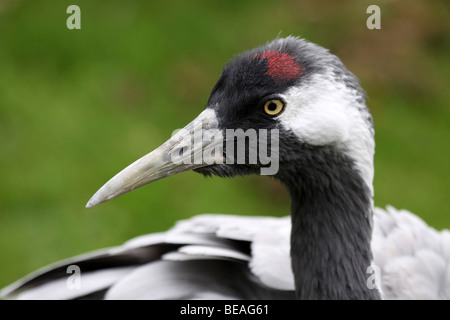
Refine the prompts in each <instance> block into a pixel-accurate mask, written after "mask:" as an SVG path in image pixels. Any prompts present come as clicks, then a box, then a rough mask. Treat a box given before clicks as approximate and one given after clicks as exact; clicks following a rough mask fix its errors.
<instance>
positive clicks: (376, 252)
mask: <svg viewBox="0 0 450 320" xmlns="http://www.w3.org/2000/svg"><path fill="white" fill-rule="evenodd" d="M275 100H276V101H277V103H279V105H280V106H282V109H281V108H280V110H279V111H280V112H276V113H275V112H274V113H272V112H269V113H268V112H265V113H264V110H265V109H264V108H263V107H262V106H264V105H265V103H267V102H270V101H275ZM364 101H365V93H364V91H363V90H362V89H361V87H360V85H359V81H358V79H357V78H356V77H355V76H354V75H353V74H352V73H351V72H349V71H348V70H347V69H346V68H345V67H344V65H343V64H342V62H341V61H340V60H339V59H338V58H337V57H336V56H334V55H332V54H330V53H329V52H328V51H327V50H326V49H324V48H322V47H320V46H317V45H315V44H312V43H309V42H307V41H304V40H302V39H299V38H294V37H287V38H285V39H276V40H274V41H272V42H271V43H269V44H267V45H265V46H263V47H260V48H256V49H253V50H250V51H248V52H245V53H243V54H241V55H238V56H237V57H235V58H234V59H233V60H231V62H229V63H228V64H227V65H226V66H225V67H224V70H223V72H222V74H221V76H220V78H219V80H218V82H217V84H216V86H215V87H214V89H213V91H212V93H211V96H210V98H209V100H208V103H207V106H206V109H205V111H203V112H202V113H201V114H200V115H199V116H198V117H197V118H196V120H194V121H193V122H192V123H190V124H189V125H187V126H186V127H185V128H184V131H183V130H182V131H180V132H179V133H177V134H176V135H175V136H173V137H172V138H171V139H169V140H168V141H167V142H166V143H165V144H163V145H162V146H161V147H160V148H158V149H156V150H155V151H153V152H151V153H150V154H148V155H146V156H144V157H143V158H141V159H139V160H138V161H136V162H135V163H133V164H131V165H130V166H129V167H127V168H126V169H124V170H123V171H122V172H120V173H119V174H117V175H116V176H115V177H113V178H112V179H111V180H110V181H109V182H108V183H107V184H105V185H104V186H103V187H102V188H101V189H100V190H99V191H98V192H97V193H96V194H95V195H94V196H93V197H92V198H91V200H90V201H89V202H88V205H87V206H88V207H91V206H94V205H97V204H99V203H101V202H104V201H107V200H110V199H112V198H114V197H117V196H119V195H121V194H123V193H125V192H128V191H131V190H133V189H135V188H137V187H140V186H142V185H144V184H147V183H150V182H152V181H156V180H158V179H161V178H164V177H166V176H169V175H172V174H176V173H180V172H183V171H186V170H194V171H197V172H199V173H202V174H204V175H217V176H221V177H232V176H235V175H246V174H259V173H260V169H261V168H262V167H264V164H263V163H262V162H261V161H259V162H254V163H247V162H246V163H244V164H240V163H239V162H237V163H236V161H235V160H236V157H237V155H236V154H235V153H233V152H231V151H232V150H229V149H224V150H223V154H222V153H217V152H216V153H215V154H214V159H213V160H214V162H213V163H211V162H207V161H203V162H201V163H200V162H195V163H188V162H185V160H189V159H190V157H191V156H194V157H195V156H196V155H198V154H199V153H201V152H203V151H205V149H208V148H211V147H214V148H217V147H218V146H221V144H222V143H225V142H228V141H229V140H233V139H232V138H234V137H232V138H229V136H228V133H227V130H228V129H243V130H246V129H263V130H268V131H271V130H276V132H277V136H278V135H279V141H278V142H279V151H278V150H276V152H274V154H275V155H276V156H277V160H278V161H279V163H278V164H279V170H278V171H277V172H275V173H274V177H275V178H276V179H278V180H280V181H281V182H282V183H283V184H284V185H285V186H286V187H287V188H288V190H289V193H290V196H291V199H292V205H291V216H290V217H284V218H272V217H244V216H228V215H201V216H196V217H193V218H191V219H188V220H185V221H181V222H178V223H177V224H176V225H175V226H174V227H173V228H172V229H170V230H169V231H167V232H165V233H159V234H151V235H144V236H141V237H138V238H135V239H132V240H130V241H128V242H126V243H125V244H123V245H122V246H119V247H114V248H108V249H103V250H99V251H96V252H93V253H89V254H86V255H82V256H79V257H75V258H71V259H68V260H65V261H62V262H59V263H56V264H54V265H51V266H49V267H47V268H44V269H42V270H39V271H37V272H36V273H34V274H31V275H30V276H28V277H26V278H24V279H23V280H19V281H18V282H16V283H14V284H12V285H11V286H9V287H7V288H5V289H3V290H2V291H1V293H0V297H16V298H19V299H32V298H38V299H44V298H49V299H60V298H61V299H62V298H65V299H77V298H78V299H83V298H106V299H204V298H206V299H292V298H300V299H379V298H384V299H448V298H450V233H449V232H448V231H445V230H444V231H441V232H438V231H436V230H434V229H432V228H430V227H428V226H427V225H426V224H425V223H424V222H423V221H422V220H421V219H420V218H418V217H416V216H414V215H413V214H411V213H409V212H407V211H404V210H400V211H398V210H396V209H394V208H391V207H388V208H387V210H386V211H385V210H382V209H379V208H374V207H373V186H372V179H373V156H374V147H375V144H374V137H373V135H374V128H373V122H372V118H371V115H370V112H369V110H368V108H367V107H366V105H365V102H364ZM266 111H267V110H266ZM199 129H208V130H215V131H214V132H215V133H216V137H218V139H217V140H212V141H207V142H204V141H202V143H200V144H197V145H195V144H194V145H193V146H192V149H191V152H186V151H180V150H184V149H183V144H182V141H183V140H184V139H185V138H186V137H190V136H191V135H194V134H195V132H196V130H199ZM272 132H273V131H272ZM257 139H262V138H261V137H260V136H257ZM270 141H271V142H270V143H271V144H270V146H271V147H273V146H274V144H273V142H272V140H270ZM184 147H185V146H184ZM246 152H247V153H245V157H246V160H248V158H249V152H250V151H249V150H246ZM174 154H176V155H178V156H180V157H181V159H182V160H183V161H178V162H176V161H175V160H174V158H173V155H174ZM230 159H231V160H233V161H232V162H231V163H229V162H227V161H228V160H230ZM71 265H76V266H78V267H79V268H80V270H81V272H82V274H81V281H82V282H81V289H79V290H74V289H72V290H71V289H70V288H69V287H68V284H67V278H68V274H67V268H68V267H69V266H71ZM373 271H376V272H375V274H373ZM372 275H374V276H375V277H376V278H375V280H376V281H375V282H373V281H372V280H374V279H373V278H372V277H371V276H372ZM371 281H372V282H371ZM374 284H378V286H377V285H374Z"/></svg>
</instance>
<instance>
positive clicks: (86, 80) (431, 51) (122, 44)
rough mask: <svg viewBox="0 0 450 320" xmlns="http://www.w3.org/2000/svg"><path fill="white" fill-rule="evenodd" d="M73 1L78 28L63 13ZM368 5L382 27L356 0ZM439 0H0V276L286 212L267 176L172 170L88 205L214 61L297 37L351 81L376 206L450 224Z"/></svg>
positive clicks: (190, 113)
mask: <svg viewBox="0 0 450 320" xmlns="http://www.w3.org/2000/svg"><path fill="white" fill-rule="evenodd" d="M70 4H77V5H79V6H80V8H81V26H82V29H81V30H68V29H67V28H66V19H67V18H68V17H69V15H68V14H67V13H66V9H67V7H68V6H69V5H70ZM370 4H377V5H379V6H380V7H381V19H382V20H381V24H382V25H381V26H382V29H381V30H368V29H367V28H366V19H367V18H368V16H369V15H368V14H366V8H367V7H368V5H370ZM449 17H450V15H449V4H448V1H445V0H443V1H381V0H380V1H361V0H355V1H345V2H344V1H333V0H327V1H289V0H287V1H263V0H257V1H230V0H228V1H219V0H212V1H211V0H209V1H195V2H194V1H159V2H156V1H144V0H142V1H118V0H110V1H88V0H85V1H81V0H80V1H77V0H72V1H38V0H33V1H31V0H28V1H25V0H23V1H14V0H0V143H1V144H0V147H1V149H0V177H1V180H0V181H1V183H0V265H1V267H0V287H2V286H4V285H7V284H8V283H10V282H12V281H14V280H16V279H17V278H18V277H21V276H23V275H25V274H26V273H28V272H31V271H33V270H34V269H36V268H39V267H42V266H44V265H46V264H48V263H51V262H53V261H55V260H59V259H62V258H66V257H69V256H72V255H76V254H80V253H82V252H85V251H88V250H93V249H97V248H101V247H105V246H113V245H118V244H120V243H122V242H123V241H125V240H127V239H129V238H131V237H134V236H137V235H140V234H143V233H148V232H155V231H162V230H165V229H167V228H169V227H170V226H172V225H173V223H174V222H175V221H176V220H179V219H183V218H187V217H190V216H192V215H195V214H198V213H207V212H217V213H234V214H251V215H276V216H281V215H286V214H288V212H289V198H288V195H287V192H286V191H285V190H284V188H283V187H282V186H280V185H279V184H278V183H277V182H276V181H275V180H273V179H269V178H265V177H246V178H236V179H232V180H231V179H218V178H213V179H205V178H203V177H202V176H201V175H198V174H195V173H192V172H189V173H184V174H181V175H178V176H174V177H171V178H168V179H165V180H162V181H159V182H156V183H154V184H151V185H149V186H146V187H144V188H141V189H139V190H136V191H134V192H132V193H130V194H127V195H125V196H122V197H120V198H118V199H115V200H114V201H111V202H108V203H105V204H102V205H100V206H98V207H95V208H93V209H85V208H84V205H85V203H86V202H87V200H88V199H89V198H90V196H91V195H92V194H93V193H94V192H95V191H96V190H97V189H98V188H99V187H100V186H101V185H102V184H103V183H105V182H106V181H107V180H108V179H109V178H110V177H111V176H113V175H114V174H115V173H117V172H118V171H119V170H121V169H122V168H124V167H125V166H126V165H128V164H129V163H131V162H132V161H134V160H135V159H137V158H138V157H140V156H142V155H143V154H145V153H147V152H148V151H150V150H152V149H153V148H155V147H157V146H158V145H159V144H161V143H162V142H163V141H165V139H167V138H168V137H170V135H171V133H172V131H173V130H174V129H176V128H181V127H182V126H184V125H185V124H186V123H188V122H189V121H190V120H191V119H193V118H194V117H195V116H196V115H197V114H198V113H199V112H200V111H201V110H202V109H203V107H204V106H205V103H206V101H207V98H208V95H209V92H210V90H211V89H212V87H213V85H214V84H215V81H216V79H217V78H218V76H219V75H220V72H221V69H222V66H223V64H224V63H225V62H226V61H227V60H228V59H229V58H230V57H232V56H233V55H235V54H237V53H239V52H241V51H244V50H247V49H250V48H253V47H255V46H258V45H261V44H264V43H266V42H267V41H269V40H272V39H273V38H275V37H276V36H277V35H281V36H287V35H290V34H292V35H299V36H302V37H305V38H306V39H308V40H310V41H312V42H315V43H318V44H320V45H322V46H324V47H327V48H329V49H330V50H331V51H332V52H333V53H335V54H337V55H338V56H339V57H340V58H341V59H342V60H343V62H344V63H345V64H346V65H347V67H348V68H349V69H350V70H351V71H352V72H354V73H355V74H356V75H357V76H358V77H359V78H360V80H361V82H362V85H363V87H364V88H365V89H366V91H367V93H368V96H369V100H368V105H369V107H370V109H371V110H372V113H373V116H374V120H375V125H376V132H377V134H376V140H377V151H376V160H375V172H376V173H375V204H376V205H377V206H381V207H384V206H385V205H386V204H392V205H394V206H395V207H397V208H407V209H408V210H410V211H412V212H414V213H416V214H418V215H419V216H421V217H423V218H424V219H425V220H426V221H427V222H428V223H429V224H430V225H431V226H433V227H436V228H438V229H442V228H450V214H449V210H448V193H449V189H450V188H449V181H450V179H449V178H450V166H449V165H448V162H449V158H450V152H449V138H450V132H449V124H450V109H449V101H450V90H449V89H448V87H449V74H450V59H449V56H450V42H449V40H450V34H449V23H448V20H449Z"/></svg>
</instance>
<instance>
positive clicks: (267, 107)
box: [264, 99, 285, 116]
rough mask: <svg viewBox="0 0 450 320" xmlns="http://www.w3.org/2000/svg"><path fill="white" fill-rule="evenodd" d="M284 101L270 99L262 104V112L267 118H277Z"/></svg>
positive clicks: (282, 108) (281, 110)
mask: <svg viewBox="0 0 450 320" xmlns="http://www.w3.org/2000/svg"><path fill="white" fill-rule="evenodd" d="M284 105H285V103H284V101H282V100H280V99H271V100H268V101H267V102H266V103H265V104H264V112H265V113H266V114H268V115H269V116H277V115H279V114H280V113H281V112H283V110H284Z"/></svg>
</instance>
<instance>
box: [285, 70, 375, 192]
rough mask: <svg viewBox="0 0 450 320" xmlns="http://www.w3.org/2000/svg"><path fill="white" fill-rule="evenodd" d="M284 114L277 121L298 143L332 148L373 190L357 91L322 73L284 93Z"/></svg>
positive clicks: (369, 140)
mask: <svg viewBox="0 0 450 320" xmlns="http://www.w3.org/2000/svg"><path fill="white" fill-rule="evenodd" d="M282 98H283V99H284V100H285V102H286V108H285V110H284V112H283V113H282V114H281V115H280V116H279V117H278V120H279V121H280V123H281V124H282V126H283V127H284V128H285V129H288V130H290V131H292V132H293V133H294V134H295V135H296V136H297V137H298V138H299V140H300V141H302V142H305V143H308V144H310V145H314V146H323V145H334V146H336V147H338V148H339V149H340V150H342V151H343V152H344V153H345V154H347V155H348V156H350V157H351V159H353V160H354V161H355V164H356V166H357V168H358V169H359V171H360V172H361V174H362V177H363V179H364V180H365V181H366V184H367V185H368V187H369V188H370V189H371V190H372V189H373V187H372V179H373V155H374V147H375V144H374V140H373V135H372V129H371V127H370V125H369V124H368V122H367V120H365V116H366V114H364V112H363V111H361V110H364V108H365V107H364V108H358V107H360V106H358V102H356V92H355V91H353V90H351V89H349V88H347V87H346V86H345V84H344V83H341V82H337V81H335V80H334V79H333V78H332V77H327V76H326V75H324V74H321V75H315V76H314V77H312V78H311V79H310V81H309V82H308V83H306V84H304V85H302V86H300V87H293V88H291V89H289V90H288V91H286V92H285V93H284V94H283V95H282Z"/></svg>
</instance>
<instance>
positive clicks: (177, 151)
mask: <svg viewBox="0 0 450 320" xmlns="http://www.w3.org/2000/svg"><path fill="white" fill-rule="evenodd" d="M205 133H206V134H205ZM222 146H223V135H222V132H221V130H219V129H218V121H217V117H216V113H215V112H214V110H212V109H209V108H208V109H205V110H204V111H203V112H202V113H200V115H199V116H198V117H197V118H195V119H194V120H193V121H192V122H191V123H189V124H188V125H187V126H186V127H184V128H183V129H181V130H179V131H178V132H177V133H176V134H175V135H173V136H172V137H171V138H170V139H169V140H167V141H166V142H165V143H164V144H163V145H161V146H160V147H158V148H157V149H155V150H154V151H152V152H150V153H149V154H147V155H145V156H143V157H142V158H140V159H139V160H137V161H135V162H134V163H132V164H131V165H129V166H128V167H126V168H125V169H123V170H122V171H121V172H119V173H118V174H117V175H115V176H114V177H113V178H111V180H109V181H108V182H107V183H106V184H105V185H104V186H103V187H101V188H100V189H99V190H98V191H97V192H96V193H95V194H94V195H93V196H92V198H91V199H90V200H89V202H88V203H87V205H86V207H87V208H90V207H93V206H96V205H98V204H100V203H102V202H105V201H108V200H111V199H114V198H116V197H118V196H120V195H122V194H124V193H127V192H130V191H132V190H134V189H136V188H139V187H142V186H144V185H146V184H148V183H150V182H153V181H156V180H159V179H162V178H165V177H169V176H171V175H174V174H177V173H180V172H184V171H188V170H193V169H196V168H200V167H204V166H207V165H211V164H214V163H222V162H223V161H224V159H223V155H222V152H214V156H212V154H211V150H216V151H217V150H222V149H221V148H222ZM205 151H208V152H209V155H210V156H209V157H205Z"/></svg>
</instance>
